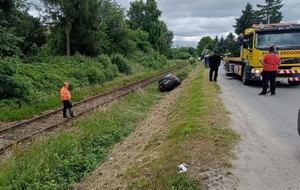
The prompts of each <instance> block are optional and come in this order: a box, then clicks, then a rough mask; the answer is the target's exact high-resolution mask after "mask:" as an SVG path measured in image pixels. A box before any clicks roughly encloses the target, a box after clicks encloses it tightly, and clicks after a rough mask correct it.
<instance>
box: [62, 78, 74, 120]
mask: <svg viewBox="0 0 300 190" xmlns="http://www.w3.org/2000/svg"><path fill="white" fill-rule="evenodd" d="M60 99H61V101H62V103H63V104H64V109H63V117H64V118H68V117H67V109H69V113H70V116H71V117H74V114H73V111H72V110H71V108H72V103H71V102H70V100H71V93H70V91H69V83H67V82H64V85H63V87H62V88H61V89H60Z"/></svg>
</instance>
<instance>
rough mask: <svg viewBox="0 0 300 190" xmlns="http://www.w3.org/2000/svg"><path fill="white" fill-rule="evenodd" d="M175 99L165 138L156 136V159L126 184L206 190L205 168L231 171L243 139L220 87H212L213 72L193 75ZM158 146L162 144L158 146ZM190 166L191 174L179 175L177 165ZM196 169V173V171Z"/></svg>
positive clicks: (136, 167) (131, 171) (130, 172)
mask: <svg viewBox="0 0 300 190" xmlns="http://www.w3.org/2000/svg"><path fill="white" fill-rule="evenodd" d="M185 84H186V85H185V86H184V89H183V90H182V94H181V95H180V96H179V98H178V99H177V100H176V103H175V104H174V106H173V108H172V110H171V112H170V115H169V117H168V120H167V122H166V124H165V126H167V127H168V130H167V131H168V132H167V133H166V134H157V135H155V136H154V137H153V140H151V141H150V142H149V144H148V146H147V149H146V150H145V152H148V153H149V154H151V153H152V151H151V150H155V152H157V149H158V156H157V158H155V159H153V160H151V161H149V162H148V163H143V165H139V164H136V165H134V166H132V168H130V169H129V170H128V173H127V174H126V177H125V178H126V180H127V181H128V182H129V181H130V184H131V187H130V188H137V189H182V190H185V189H191V190H197V189H201V182H200V181H198V180H197V176H199V175H198V174H199V173H200V171H199V170H201V168H208V167H209V168H215V169H218V168H228V167H230V166H231V165H230V162H229V161H228V159H229V158H230V157H232V156H233V153H232V149H233V147H234V146H235V144H236V142H237V141H238V140H239V135H237V134H236V133H235V132H234V131H233V130H232V129H229V128H228V125H229V117H228V112H227V111H226V110H225V108H224V105H223V104H222V101H221V100H220V97H219V94H220V89H219V87H218V86H217V84H216V83H210V82H208V70H205V69H204V68H203V67H202V66H198V67H197V69H196V70H195V71H194V72H193V73H192V74H191V77H190V78H189V79H188V83H185ZM153 141H159V142H162V143H161V145H160V146H159V147H156V146H157V145H156V144H155V143H153ZM183 162H184V163H187V164H188V167H189V172H187V173H185V174H179V173H178V168H177V165H178V164H180V163H183ZM196 168H197V169H196Z"/></svg>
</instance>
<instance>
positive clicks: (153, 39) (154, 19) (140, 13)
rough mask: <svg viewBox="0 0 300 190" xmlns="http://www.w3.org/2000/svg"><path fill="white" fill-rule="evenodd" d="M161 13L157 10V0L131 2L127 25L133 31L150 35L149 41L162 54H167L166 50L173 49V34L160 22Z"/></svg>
mask: <svg viewBox="0 0 300 190" xmlns="http://www.w3.org/2000/svg"><path fill="white" fill-rule="evenodd" d="M160 16H161V11H160V10H159V9H158V8H157V3H156V1H155V0H147V1H146V3H145V2H144V1H143V0H139V1H133V2H130V8H129V10H128V11H127V17H128V20H127V23H128V24H129V26H130V28H131V29H133V30H136V29H139V28H140V29H141V30H143V31H145V32H147V33H148V34H149V36H148V41H149V42H150V43H151V45H152V47H153V48H154V49H156V50H159V52H160V53H166V48H170V47H171V44H172V43H171V41H172V39H173V32H171V31H169V30H168V28H167V26H166V24H165V23H164V22H162V21H160V20H159V18H160Z"/></svg>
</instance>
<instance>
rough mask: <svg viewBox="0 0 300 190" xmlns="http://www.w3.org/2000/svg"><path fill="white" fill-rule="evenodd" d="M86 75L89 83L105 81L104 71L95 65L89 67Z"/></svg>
mask: <svg viewBox="0 0 300 190" xmlns="http://www.w3.org/2000/svg"><path fill="white" fill-rule="evenodd" d="M86 75H87V77H88V80H89V83H90V84H102V83H104V82H105V81H106V78H105V75H104V73H103V72H102V71H101V70H100V69H98V68H96V67H91V68H89V69H88V70H87V71H86Z"/></svg>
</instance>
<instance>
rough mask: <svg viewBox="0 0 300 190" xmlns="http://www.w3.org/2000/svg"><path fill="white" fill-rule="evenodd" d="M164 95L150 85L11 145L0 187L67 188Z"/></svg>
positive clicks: (1, 170) (0, 171)
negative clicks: (27, 142) (61, 127)
mask: <svg viewBox="0 0 300 190" xmlns="http://www.w3.org/2000/svg"><path fill="white" fill-rule="evenodd" d="M192 68H193V66H191V65H189V66H188V67H187V68H185V69H184V70H183V71H180V72H179V73H177V76H179V77H184V76H187V73H189V72H190V71H191V69H192ZM163 96H164V94H163V93H158V92H157V84H156V83H154V84H152V85H150V86H149V87H147V88H146V89H145V90H139V91H137V92H134V93H131V94H130V95H128V96H126V97H124V98H123V99H121V100H120V101H119V102H118V103H117V104H115V105H114V106H113V107H112V108H110V109H108V110H106V111H102V112H100V111H98V112H97V111H95V112H92V113H91V114H90V115H89V116H87V117H86V118H82V119H78V120H76V121H75V122H74V124H73V125H72V126H71V127H70V128H69V129H68V130H65V131H62V132H61V133H60V134H57V135H54V136H52V137H49V138H46V139H41V140H40V141H39V142H38V143H36V144H34V145H31V146H30V147H29V148H27V149H26V151H22V150H18V148H17V147H15V150H14V153H13V154H12V155H11V156H8V157H7V158H6V159H3V160H2V161H1V163H0V182H1V183H0V189H43V190H46V189H51V190H52V189H67V187H68V185H69V184H71V183H74V182H78V181H79V180H80V179H81V178H82V177H84V176H86V175H87V174H88V173H89V172H91V171H93V170H94V169H95V167H96V166H97V165H98V164H99V163H101V162H102V161H103V159H104V158H105V156H106V154H107V152H108V151H109V149H110V148H111V147H112V146H113V145H114V144H115V143H117V142H119V141H121V140H122V139H124V138H125V137H126V136H127V135H128V134H130V133H131V132H132V131H133V129H134V128H135V127H136V126H137V125H138V123H139V122H140V121H141V120H143V119H144V118H145V117H146V115H147V112H149V109H150V108H151V107H152V106H154V105H155V104H157V102H158V101H159V100H160V99H161V98H162V97H163Z"/></svg>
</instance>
